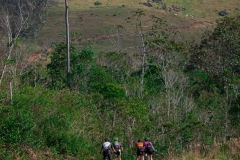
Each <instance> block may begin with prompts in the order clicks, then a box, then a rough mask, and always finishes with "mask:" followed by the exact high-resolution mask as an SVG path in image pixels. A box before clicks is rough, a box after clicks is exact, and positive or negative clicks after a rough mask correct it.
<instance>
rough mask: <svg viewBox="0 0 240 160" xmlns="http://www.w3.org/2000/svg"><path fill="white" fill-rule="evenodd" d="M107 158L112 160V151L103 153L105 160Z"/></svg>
mask: <svg viewBox="0 0 240 160" xmlns="http://www.w3.org/2000/svg"><path fill="white" fill-rule="evenodd" d="M106 158H108V159H110V160H111V151H110V150H106V151H103V159H106Z"/></svg>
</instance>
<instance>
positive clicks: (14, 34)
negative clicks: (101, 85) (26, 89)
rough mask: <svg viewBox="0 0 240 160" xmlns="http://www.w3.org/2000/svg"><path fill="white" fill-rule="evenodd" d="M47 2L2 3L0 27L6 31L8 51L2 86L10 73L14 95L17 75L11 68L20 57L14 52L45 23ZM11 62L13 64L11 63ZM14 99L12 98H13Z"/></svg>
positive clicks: (4, 64)
mask: <svg viewBox="0 0 240 160" xmlns="http://www.w3.org/2000/svg"><path fill="white" fill-rule="evenodd" d="M46 4H47V0H33V1H32V0H31V1H30V0H17V1H15V0H9V1H1V8H0V14H1V16H0V27H1V28H3V30H4V36H5V37H6V39H7V40H6V41H7V42H6V46H5V47H6V49H5V52H4V53H3V54H4V58H3V68H2V69H1V77H0V85H1V84H2V81H3V78H4V76H5V74H6V72H8V73H10V75H11V76H10V77H11V78H10V80H9V85H10V93H11V95H12V89H13V86H12V84H13V79H14V76H13V75H14V74H13V73H15V72H14V71H13V70H12V69H11V66H12V64H14V63H15V61H16V58H17V57H20V56H19V55H13V50H14V48H15V47H16V45H18V44H19V42H20V41H21V40H22V39H24V38H26V37H29V36H31V35H33V34H34V33H35V32H36V31H37V29H38V28H39V27H40V26H41V24H42V23H44V22H45V18H44V15H45V9H46ZM9 62H11V63H9ZM11 99H12V96H11Z"/></svg>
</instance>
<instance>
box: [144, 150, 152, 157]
mask: <svg viewBox="0 0 240 160" xmlns="http://www.w3.org/2000/svg"><path fill="white" fill-rule="evenodd" d="M145 153H146V154H147V155H149V156H151V155H152V154H153V151H152V150H145Z"/></svg>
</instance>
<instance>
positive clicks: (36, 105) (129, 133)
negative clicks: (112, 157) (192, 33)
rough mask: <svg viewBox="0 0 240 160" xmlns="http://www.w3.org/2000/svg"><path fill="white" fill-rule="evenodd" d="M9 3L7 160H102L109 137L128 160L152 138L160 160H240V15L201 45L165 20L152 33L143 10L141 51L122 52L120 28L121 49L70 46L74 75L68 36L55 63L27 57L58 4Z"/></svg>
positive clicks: (1, 26) (3, 55) (152, 21)
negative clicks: (141, 142) (140, 141)
mask: <svg viewBox="0 0 240 160" xmlns="http://www.w3.org/2000/svg"><path fill="white" fill-rule="evenodd" d="M1 3H2V4H0V6H1V10H0V11H1V14H0V18H1V21H0V31H1V37H0V38H1V39H0V43H1V45H0V88H1V89H0V101H1V103H0V117H1V119H0V159H2V160H9V159H39V160H40V159H79V160H91V159H92V160H93V159H94V160H95V159H101V158H102V155H101V154H99V151H100V147H101V144H102V142H103V141H104V139H105V138H106V137H109V138H111V139H112V138H113V137H118V138H119V140H120V142H121V143H122V145H123V147H124V149H125V150H124V153H123V155H122V156H123V159H124V160H132V159H134V156H133V147H134V145H135V142H136V141H137V139H139V138H141V139H143V138H144V137H150V138H151V141H152V143H153V145H154V147H155V148H156V149H157V152H156V153H154V155H153V158H154V159H156V160H160V159H166V160H173V159H188V160H190V159H191V160H198V159H216V160H217V159H219V160H220V159H221V160H238V159H240V154H239V153H240V106H239V104H240V39H239V37H240V16H239V15H236V16H231V17H230V16H229V17H224V18H222V19H219V20H218V21H217V22H216V23H217V24H216V26H215V28H214V29H213V30H208V31H206V33H205V34H204V35H202V38H201V41H200V43H195V42H192V41H183V40H182V41H180V40H179V39H177V38H176V37H178V32H169V31H168V30H167V29H166V27H165V22H164V21H163V20H162V19H161V18H158V17H157V16H152V17H149V21H148V27H145V26H146V25H145V24H144V23H145V21H142V17H144V16H145V14H144V12H143V11H142V10H140V9H138V10H136V11H134V12H132V15H130V16H131V19H129V25H133V26H135V28H136V31H135V34H134V36H132V37H133V39H134V40H135V42H136V46H134V51H133V49H132V50H131V52H130V51H129V50H128V49H123V48H122V46H121V43H122V41H124V39H121V36H120V34H119V32H120V31H121V29H122V28H124V26H120V25H119V26H117V27H116V30H117V35H118V36H116V37H117V38H116V41H115V44H112V45H115V46H113V48H114V50H106V51H105V52H98V53H96V52H94V51H93V50H92V49H91V44H90V43H89V44H88V43H81V42H79V43H71V44H70V57H71V63H70V64H71V71H70V73H67V72H66V43H65V41H64V38H65V37H64V35H63V39H62V41H61V42H54V43H52V46H51V51H49V52H48V55H47V57H45V58H46V59H50V60H49V61H48V62H47V63H42V62H41V61H38V60H39V59H41V58H42V57H38V58H37V59H34V60H29V59H28V58H27V57H28V54H29V53H31V52H32V51H33V50H35V49H36V48H34V46H33V45H32V44H31V42H29V39H30V37H33V35H36V34H37V33H38V31H39V30H40V29H41V26H42V25H43V24H44V23H45V21H47V19H46V15H45V11H46V9H47V4H48V3H49V2H48V1H47V0H35V1H32V0H31V1H28V0H24V1H21V0H19V1H18V3H11V1H9V0H8V1H3V2H1ZM70 29H71V26H70ZM70 36H71V37H72V39H74V38H76V37H78V36H79V35H78V34H77V33H71V34H70ZM134 45H135V44H134ZM133 52H134V54H133ZM44 56H46V55H44ZM134 153H135V152H134Z"/></svg>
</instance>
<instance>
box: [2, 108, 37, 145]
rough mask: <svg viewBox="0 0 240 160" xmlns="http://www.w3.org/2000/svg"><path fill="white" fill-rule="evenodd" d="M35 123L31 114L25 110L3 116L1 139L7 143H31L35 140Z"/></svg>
mask: <svg viewBox="0 0 240 160" xmlns="http://www.w3.org/2000/svg"><path fill="white" fill-rule="evenodd" d="M33 132H34V123H33V121H32V118H31V115H30V114H28V113H24V112H21V111H20V112H19V113H11V112H10V115H9V116H6V117H2V119H1V124H0V140H1V142H2V143H5V144H14V143H15V144H16V143H17V144H30V143H32V142H34V133H33Z"/></svg>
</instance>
